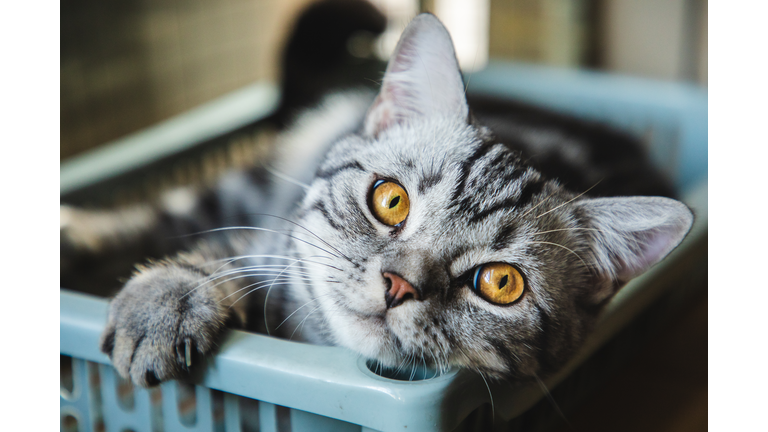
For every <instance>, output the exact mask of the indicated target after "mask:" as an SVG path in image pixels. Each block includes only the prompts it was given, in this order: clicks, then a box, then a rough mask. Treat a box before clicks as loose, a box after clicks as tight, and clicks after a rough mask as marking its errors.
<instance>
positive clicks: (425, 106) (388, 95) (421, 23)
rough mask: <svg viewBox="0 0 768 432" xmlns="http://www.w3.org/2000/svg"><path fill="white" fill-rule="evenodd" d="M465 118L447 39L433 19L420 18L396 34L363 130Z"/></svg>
mask: <svg viewBox="0 0 768 432" xmlns="http://www.w3.org/2000/svg"><path fill="white" fill-rule="evenodd" d="M468 114H469V108H468V107H467V100H466V97H465V96H464V83H463V81H462V78H461V71H460V70H459V63H458V61H456V54H455V52H454V50H453V42H451V36H450V35H449V34H448V31H447V30H446V29H445V27H444V26H443V24H442V23H441V22H440V21H439V20H438V19H437V17H435V16H434V15H432V14H428V13H424V14H421V15H419V16H417V17H416V18H414V19H413V21H411V23H410V24H408V27H406V29H405V30H404V31H403V34H402V36H400V41H399V42H398V44H397V47H396V48H395V52H394V53H393V54H392V57H391V58H390V60H389V64H388V65H387V71H386V73H385V74H384V82H383V83H382V85H381V90H380V92H379V95H378V96H377V97H376V100H375V101H374V103H373V105H371V108H370V109H369V110H368V115H367V116H366V119H365V132H366V134H368V135H371V136H376V135H378V134H379V133H380V132H381V131H383V130H385V129H387V128H388V127H390V126H392V125H395V124H397V123H401V122H404V121H408V120H411V119H416V118H426V117H431V116H441V117H444V118H445V117H448V118H456V119H459V120H464V121H465V120H466V119H467V116H468Z"/></svg>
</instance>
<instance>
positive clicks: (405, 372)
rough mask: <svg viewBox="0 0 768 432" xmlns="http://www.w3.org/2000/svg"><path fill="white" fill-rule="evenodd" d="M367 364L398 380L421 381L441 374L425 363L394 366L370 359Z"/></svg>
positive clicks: (375, 370) (369, 368)
mask: <svg viewBox="0 0 768 432" xmlns="http://www.w3.org/2000/svg"><path fill="white" fill-rule="evenodd" d="M365 366H366V367H367V368H368V370H370V371H371V372H373V373H375V374H376V375H378V376H380V377H384V378H389V379H393V380H398V381H421V380H425V379H431V378H436V377H437V376H439V375H440V374H439V373H438V372H437V371H435V370H433V369H429V368H427V367H425V366H423V365H420V366H413V365H410V366H403V367H401V368H392V367H387V366H383V365H382V364H380V363H379V362H377V361H376V360H368V361H366V362H365Z"/></svg>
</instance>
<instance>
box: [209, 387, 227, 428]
mask: <svg viewBox="0 0 768 432" xmlns="http://www.w3.org/2000/svg"><path fill="white" fill-rule="evenodd" d="M210 391H211V405H213V424H214V428H215V429H216V430H224V416H225V413H224V393H222V392H220V391H218V390H213V389H211V390H210Z"/></svg>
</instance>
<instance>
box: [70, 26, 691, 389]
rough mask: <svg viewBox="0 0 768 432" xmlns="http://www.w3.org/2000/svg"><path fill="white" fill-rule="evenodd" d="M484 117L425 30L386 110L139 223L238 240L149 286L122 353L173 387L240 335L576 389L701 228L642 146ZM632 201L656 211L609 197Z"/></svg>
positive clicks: (535, 120)
mask: <svg viewBox="0 0 768 432" xmlns="http://www.w3.org/2000/svg"><path fill="white" fill-rule="evenodd" d="M472 102H473V101H470V105H468V104H467V102H466V99H465V95H464V87H463V83H462V81H461V75H460V73H459V71H458V67H457V65H456V60H455V57H454V54H453V48H452V45H451V42H450V38H449V37H448V35H447V32H446V31H445V29H444V28H443V27H442V25H441V24H440V23H439V22H438V21H437V20H436V19H435V18H434V17H433V16H431V15H421V16H419V17H418V18H416V19H415V20H414V21H413V23H412V24H411V25H410V26H409V27H408V28H407V29H406V30H405V32H404V36H403V38H402V39H401V42H400V44H399V45H398V48H397V50H396V52H395V54H394V56H393V58H392V60H391V61H390V64H389V67H388V69H387V74H386V75H385V79H384V84H383V86H382V90H381V92H380V93H379V95H378V96H377V97H376V98H375V99H374V95H373V94H368V93H366V92H364V91H360V92H352V93H343V94H342V93H340V94H335V95H331V96H329V97H327V98H326V99H325V100H324V102H323V103H322V104H321V106H320V107H319V108H317V109H314V110H312V111H310V112H308V113H306V114H305V115H303V116H301V117H300V118H299V120H298V121H297V122H296V124H295V125H294V127H293V128H292V129H290V130H288V131H287V132H285V133H284V134H283V135H282V136H281V138H280V139H279V140H278V142H277V145H276V151H275V154H274V155H272V158H271V160H269V161H267V163H266V164H265V165H266V166H268V167H270V168H269V169H267V168H265V167H263V166H261V167H255V168H253V169H252V170H251V171H250V172H238V173H232V174H230V175H228V176H226V177H225V178H223V179H222V180H221V182H219V184H218V186H217V187H215V188H214V189H213V190H211V191H207V192H204V193H202V194H200V193H197V192H195V191H191V190H177V191H173V192H169V193H167V194H165V196H164V197H163V199H161V201H160V203H159V205H158V206H157V207H149V206H147V207H144V208H142V210H141V211H139V212H138V213H137V214H140V217H139V219H142V218H143V219H142V220H143V221H144V223H143V226H144V229H145V231H146V232H151V233H156V232H163V231H164V232H173V233H176V234H178V233H183V232H185V231H191V232H194V231H201V230H206V229H214V228H220V227H229V228H227V229H226V230H221V231H216V232H213V233H208V234H203V235H201V236H200V237H199V238H200V239H202V240H200V243H199V244H197V245H196V246H194V247H193V248H192V249H191V251H190V252H182V253H181V254H179V255H177V256H174V257H171V258H169V259H167V260H164V261H161V262H158V263H153V264H150V265H148V266H147V267H143V268H141V269H140V270H139V272H138V273H137V274H136V275H135V276H134V277H133V278H132V279H131V280H130V281H129V282H128V283H127V284H126V286H125V287H124V288H123V290H122V291H121V292H120V294H119V295H118V296H117V297H116V298H115V300H113V302H112V305H111V308H110V318H109V323H108V326H107V330H106V331H105V333H104V337H103V344H102V350H103V351H104V352H106V353H107V354H109V355H110V356H111V358H112V361H113V363H114V365H115V366H116V368H117V369H118V371H119V372H120V373H121V374H123V375H124V376H130V377H131V378H132V379H133V380H134V382H136V383H138V384H141V385H153V384H156V383H157V382H159V381H160V380H165V379H171V378H176V377H180V376H183V375H184V374H185V373H186V372H187V369H188V368H189V367H190V365H191V364H197V363H198V361H197V360H196V359H194V354H198V355H204V354H207V353H209V352H211V351H212V350H213V347H214V346H215V344H216V343H217V340H218V339H219V338H220V335H221V331H222V330H223V329H224V328H225V325H226V323H227V321H231V322H234V323H239V324H240V325H245V326H246V327H247V328H251V329H255V330H258V331H262V332H267V333H270V334H276V335H279V336H282V337H291V338H294V339H302V340H306V341H309V342H313V343H319V344H331V345H340V346H345V347H347V348H350V349H352V350H355V351H357V352H359V353H361V354H362V355H364V356H366V357H369V358H373V359H376V360H378V361H379V362H380V363H382V364H383V365H386V366H393V367H397V366H403V367H411V366H414V365H418V364H426V365H428V366H431V367H435V368H437V369H444V368H447V367H450V366H461V367H468V368H472V369H476V370H478V371H480V372H483V373H485V374H487V375H490V376H493V377H505V378H510V379H516V380H526V379H530V378H533V377H536V376H544V375H547V374H549V373H552V372H553V371H555V370H557V369H558V368H559V367H560V366H562V364H563V363H564V362H565V361H567V359H568V358H570V356H571V355H572V354H573V353H574V351H575V350H576V349H577V348H578V347H579V345H580V343H581V342H582V341H583V339H584V337H585V336H586V335H587V334H588V332H589V329H590V328H591V326H592V325H593V324H594V322H595V320H596V318H597V316H598V314H599V312H600V310H601V308H602V306H603V305H604V304H605V302H607V301H608V300H609V299H610V298H611V296H612V295H613V294H614V293H615V292H616V290H617V289H618V288H620V287H621V286H622V285H623V284H624V283H625V282H626V281H627V280H629V279H630V278H632V277H634V276H636V275H638V274H639V273H641V272H643V271H644V270H645V269H647V268H648V267H649V266H650V265H653V264H654V263H655V262H657V261H659V260H660V259H662V258H663V257H664V256H665V255H666V254H667V253H668V252H669V251H670V250H672V249H673V248H674V247H675V246H676V245H677V244H678V243H679V242H680V241H681V240H682V238H683V237H684V236H685V233H686V232H687V231H688V229H689V228H690V225H691V222H692V215H691V213H690V211H689V210H688V209H687V208H686V207H685V206H684V205H682V204H681V203H679V202H677V201H674V200H672V199H668V198H659V197H653V196H659V195H662V196H663V195H667V196H669V195H670V194H671V193H672V191H671V188H670V187H669V186H668V185H667V184H666V183H665V182H664V181H663V179H662V177H661V176H659V175H658V173H656V172H655V170H654V169H653V168H651V165H650V163H649V162H648V161H647V158H645V157H644V156H643V154H642V151H641V150H640V147H639V146H638V145H637V143H636V142H634V141H633V140H631V139H629V138H627V137H625V136H623V135H621V134H618V133H616V132H612V131H610V130H608V129H604V128H602V127H601V126H598V125H593V124H586V123H579V122H574V121H572V120H570V119H565V118H560V117H558V116H556V115H545V114H543V113H535V111H533V112H534V114H530V113H531V112H532V111H521V110H520V109H519V107H517V106H515V105H509V104H505V103H502V102H500V101H495V100H493V99H489V98H478V99H477V100H475V101H474V104H473V103H472ZM369 107H370V108H369ZM470 107H472V108H473V110H472V111H470ZM524 112H528V113H529V114H524ZM526 116H527V117H526ZM486 126H490V128H489V127H486ZM612 143H613V144H615V147H611V144H612ZM271 174H274V175H271ZM617 195H618V196H631V195H651V197H633V198H628V197H626V198H597V197H603V196H617ZM135 211H136V210H135ZM185 220H186V221H187V222H180V221H185ZM180 226H183V228H179V227H180ZM69 230H70V231H69V232H67V233H66V235H67V236H69V237H72V238H77V237H78V236H80V237H82V235H80V234H78V233H77V232H76V230H75V229H73V228H72V227H71V226H70V227H69ZM134 237H137V236H134Z"/></svg>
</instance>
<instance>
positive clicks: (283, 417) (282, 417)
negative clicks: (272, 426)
mask: <svg viewBox="0 0 768 432" xmlns="http://www.w3.org/2000/svg"><path fill="white" fill-rule="evenodd" d="M275 411H276V414H277V432H291V409H290V408H287V407H284V406H280V405H277V406H275Z"/></svg>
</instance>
